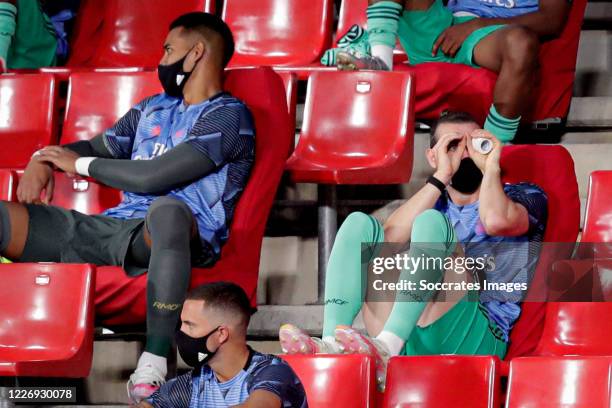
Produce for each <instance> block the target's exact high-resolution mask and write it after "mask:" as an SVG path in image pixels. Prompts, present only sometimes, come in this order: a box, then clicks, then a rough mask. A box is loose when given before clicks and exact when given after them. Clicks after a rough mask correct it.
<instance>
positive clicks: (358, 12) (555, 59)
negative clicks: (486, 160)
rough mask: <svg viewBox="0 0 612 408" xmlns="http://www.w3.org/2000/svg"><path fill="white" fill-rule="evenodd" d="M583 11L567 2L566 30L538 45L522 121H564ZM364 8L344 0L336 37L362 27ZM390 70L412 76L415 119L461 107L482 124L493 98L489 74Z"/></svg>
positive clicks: (436, 68)
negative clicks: (534, 78)
mask: <svg viewBox="0 0 612 408" xmlns="http://www.w3.org/2000/svg"><path fill="white" fill-rule="evenodd" d="M585 6H586V0H576V1H573V2H572V10H571V12H570V15H569V17H568V21H567V24H566V27H565V29H564V30H563V32H562V33H561V35H560V37H559V38H557V39H555V40H552V41H547V42H546V43H544V44H543V45H542V47H541V49H540V57H539V60H540V74H539V78H538V87H537V89H536V90H535V94H534V95H535V98H536V100H535V101H534V104H533V108H532V110H531V112H530V113H529V114H527V115H524V118H523V119H524V120H526V121H537V120H542V119H547V118H564V117H565V116H567V112H568V110H569V104H570V100H571V97H572V87H573V83H574V75H575V71H576V57H577V53H578V40H579V38H580V29H581V26H582V20H583V18H584V9H585ZM366 7H367V0H344V1H343V2H342V7H341V12H340V19H339V21H338V31H337V32H338V33H339V34H343V33H344V32H345V31H346V30H348V28H350V26H351V25H352V24H361V25H365V22H366V16H365V9H366ZM396 58H397V55H396ZM395 69H399V70H408V71H410V72H413V73H414V75H415V78H416V99H415V115H416V117H417V119H420V120H423V119H430V120H431V119H436V118H437V117H438V116H439V115H440V112H442V111H444V110H446V109H455V110H456V109H459V108H461V109H462V110H467V111H469V112H470V113H471V114H472V115H474V116H475V117H476V118H477V119H479V120H481V121H482V122H484V119H485V117H486V115H487V113H488V110H489V106H490V105H491V102H492V98H493V87H494V85H495V80H496V74H495V73H493V72H491V71H488V70H485V69H474V68H471V67H469V66H467V65H454V64H448V63H427V64H420V65H417V66H407V65H405V64H400V65H396V66H395Z"/></svg>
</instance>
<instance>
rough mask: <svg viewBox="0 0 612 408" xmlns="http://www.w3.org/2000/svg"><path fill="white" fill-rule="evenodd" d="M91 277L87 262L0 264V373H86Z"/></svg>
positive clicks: (90, 332)
mask: <svg viewBox="0 0 612 408" xmlns="http://www.w3.org/2000/svg"><path fill="white" fill-rule="evenodd" d="M94 277H95V274H94V267H93V266H91V265H70V264H27V263H23V264H18V263H16V264H3V265H0V281H1V282H2V285H0V298H2V320H0V376H10V377H14V376H27V377H34V376H35V377H86V376H87V375H89V370H90V368H91V362H92V355H93V329H94V324H93V322H94V319H93V317H94V316H93V311H94V307H93V306H94V303H93V293H94V285H95V283H94Z"/></svg>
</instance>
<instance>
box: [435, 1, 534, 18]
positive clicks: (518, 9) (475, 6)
mask: <svg viewBox="0 0 612 408" xmlns="http://www.w3.org/2000/svg"><path fill="white" fill-rule="evenodd" d="M447 7H448V8H449V9H450V10H451V11H452V12H453V14H454V13H458V12H463V13H469V14H473V15H475V16H477V17H485V18H510V17H516V16H520V15H523V14H527V13H533V12H535V11H538V9H539V0H449V1H448V6H447Z"/></svg>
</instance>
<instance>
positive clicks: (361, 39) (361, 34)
mask: <svg viewBox="0 0 612 408" xmlns="http://www.w3.org/2000/svg"><path fill="white" fill-rule="evenodd" d="M341 51H344V52H350V53H351V54H352V55H356V56H358V57H363V56H370V55H371V49H370V42H369V41H368V32H367V31H366V30H364V29H363V27H361V26H359V25H357V24H354V25H353V26H352V27H351V28H350V29H349V30H348V31H347V32H346V34H344V35H343V36H342V37H341V38H340V39H339V40H338V48H331V49H329V50H327V51H325V52H324V53H323V56H322V57H321V64H323V65H325V66H328V67H335V66H336V56H337V55H338V53H339V52H341Z"/></svg>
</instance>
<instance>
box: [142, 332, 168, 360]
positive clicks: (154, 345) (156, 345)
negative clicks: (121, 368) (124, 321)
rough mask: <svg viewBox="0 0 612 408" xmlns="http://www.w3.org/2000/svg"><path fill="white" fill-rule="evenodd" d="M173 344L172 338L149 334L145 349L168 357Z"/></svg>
mask: <svg viewBox="0 0 612 408" xmlns="http://www.w3.org/2000/svg"><path fill="white" fill-rule="evenodd" d="M171 345H172V339H170V338H169V337H167V336H159V335H156V334H147V342H146V344H145V350H144V351H148V352H149V353H151V354H155V355H156V356H160V357H168V353H169V352H170V346H171Z"/></svg>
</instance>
